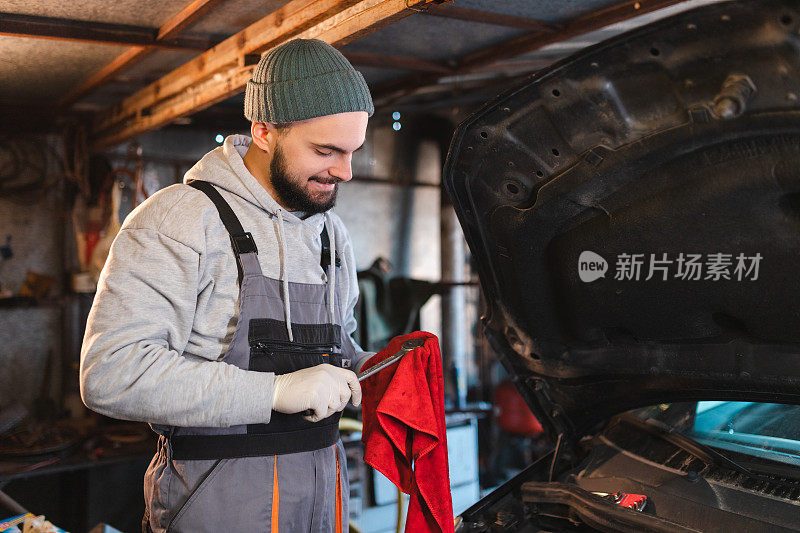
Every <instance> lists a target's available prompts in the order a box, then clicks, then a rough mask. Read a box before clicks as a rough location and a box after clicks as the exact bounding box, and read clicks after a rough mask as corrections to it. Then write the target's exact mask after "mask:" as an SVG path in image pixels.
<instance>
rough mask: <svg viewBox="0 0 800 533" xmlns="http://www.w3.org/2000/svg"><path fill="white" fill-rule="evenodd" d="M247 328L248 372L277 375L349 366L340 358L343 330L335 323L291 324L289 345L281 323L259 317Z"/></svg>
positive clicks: (347, 360) (283, 324)
mask: <svg viewBox="0 0 800 533" xmlns="http://www.w3.org/2000/svg"><path fill="white" fill-rule="evenodd" d="M249 326H250V327H249V331H248V342H249V344H250V364H249V367H248V368H249V370H255V371H257V372H274V373H275V374H278V375H280V374H288V373H289V372H294V371H296V370H302V369H303V368H309V367H312V366H316V365H321V364H323V363H329V364H331V365H334V366H338V367H344V368H348V367H349V366H350V360H349V359H346V358H345V357H343V355H342V328H341V327H340V326H338V325H337V324H292V334H293V336H294V341H292V342H290V341H289V335H288V333H287V332H286V324H285V323H284V322H282V321H279V320H273V319H269V318H258V319H253V320H251V321H250V324H249Z"/></svg>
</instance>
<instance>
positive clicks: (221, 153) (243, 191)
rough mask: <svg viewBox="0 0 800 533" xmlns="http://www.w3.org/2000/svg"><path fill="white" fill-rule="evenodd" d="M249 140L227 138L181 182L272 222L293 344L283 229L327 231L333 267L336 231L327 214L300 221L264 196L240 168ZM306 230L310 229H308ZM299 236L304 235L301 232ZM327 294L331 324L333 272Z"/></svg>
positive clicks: (288, 331) (334, 275)
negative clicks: (203, 185)
mask: <svg viewBox="0 0 800 533" xmlns="http://www.w3.org/2000/svg"><path fill="white" fill-rule="evenodd" d="M252 142H253V140H252V139H251V138H250V137H248V136H246V135H229V136H228V137H227V138H226V139H225V141H224V142H223V143H222V146H221V147H218V148H215V149H214V150H212V151H210V152H209V153H207V154H206V155H205V156H203V158H202V159H201V160H200V161H198V162H197V163H196V164H195V165H194V166H193V167H192V168H191V169H189V171H188V172H187V173H186V175H185V176H184V179H183V182H184V183H185V184H188V183H189V182H191V181H193V180H203V181H207V182H209V183H211V184H213V185H215V186H217V187H218V188H220V189H223V190H225V191H228V192H230V193H232V194H235V195H236V196H238V197H240V198H242V199H243V200H245V201H247V202H248V203H250V204H252V205H254V206H257V207H259V208H261V209H263V210H264V211H266V213H267V214H268V215H269V216H270V218H271V219H272V220H273V221H274V222H275V225H276V230H277V233H278V246H279V254H278V255H279V258H280V263H281V264H280V280H281V282H282V284H283V296H284V297H283V303H284V311H285V315H286V331H287V333H288V335H289V340H290V341H293V340H294V335H293V333H292V319H291V303H290V301H289V277H288V272H287V266H286V261H287V260H286V257H287V246H288V242H287V237H286V234H287V231H286V229H285V225H287V224H289V225H292V226H303V225H305V226H306V227H307V229H308V230H310V231H312V232H314V233H315V234H320V233H321V232H322V229H323V227H324V228H326V229H327V234H328V238H329V241H330V242H329V246H328V250H327V251H328V252H329V254H330V262H329V264H331V265H335V264H336V259H335V258H336V257H337V255H336V230H335V228H334V222H333V219H332V217H331V215H330V212H325V213H315V214H313V215H310V216H308V217H306V218H300V217H298V216H297V214H296V213H295V212H291V211H287V210H286V209H285V208H283V207H282V206H281V205H280V204H278V202H277V201H276V200H275V199H274V198H273V197H272V196H271V195H270V194H269V193H268V192H267V190H266V189H265V188H264V187H263V186H262V185H261V184H260V183H259V182H258V180H256V178H255V176H253V174H252V173H251V172H250V171H249V170H247V167H246V166H245V164H244V155H245V154H246V153H247V150H248V148H249V147H250V144H251V143H252ZM309 227H310V228H309ZM300 233H301V234H303V233H306V232H305V231H303V230H302V229H301V230H300ZM327 284H328V290H329V298H328V301H329V312H330V315H331V320H333V317H334V316H335V312H334V311H335V310H334V307H335V298H334V293H335V291H336V269H335V268H331V269H330V270H329V278H328V279H327Z"/></svg>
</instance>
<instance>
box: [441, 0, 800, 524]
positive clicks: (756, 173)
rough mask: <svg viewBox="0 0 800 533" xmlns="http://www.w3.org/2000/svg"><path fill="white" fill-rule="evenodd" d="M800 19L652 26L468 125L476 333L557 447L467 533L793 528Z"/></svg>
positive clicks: (451, 171) (799, 294) (463, 162)
mask: <svg viewBox="0 0 800 533" xmlns="http://www.w3.org/2000/svg"><path fill="white" fill-rule="evenodd" d="M798 8H800V5H798V3H797V2H793V1H789V0H764V1H760V0H754V1H742V2H725V3H718V4H711V5H707V6H703V7H700V8H697V9H694V10H691V11H686V12H683V13H680V14H678V15H675V16H673V17H670V18H667V19H663V20H660V21H657V22H655V23H652V24H649V25H647V26H643V27H641V28H638V29H636V30H633V31H631V32H629V33H626V34H624V35H621V36H619V37H616V38H614V39H612V40H609V41H606V42H603V43H600V44H598V45H596V46H594V47H591V48H589V49H587V50H584V51H582V52H580V53H578V54H576V55H575V56H573V57H571V58H568V59H567V60H565V61H562V62H560V63H558V64H556V65H554V66H552V67H550V68H548V69H546V70H545V71H542V72H539V73H537V74H536V75H535V76H533V77H532V79H531V81H530V82H529V83H527V84H526V85H525V86H523V87H521V88H518V89H513V90H511V91H510V92H508V93H505V94H503V95H500V96H499V97H497V98H496V99H494V100H493V101H491V102H489V103H487V104H486V105H485V106H484V107H483V108H482V109H481V110H480V111H478V112H477V113H475V114H474V115H472V116H471V117H470V118H469V119H467V120H466V121H465V122H464V123H462V124H461V125H460V126H459V128H458V129H457V131H456V134H455V136H454V138H453V141H452V144H451V147H450V152H449V154H448V158H447V163H446V166H445V173H444V181H445V186H446V188H447V190H448V193H449V194H450V197H451V199H452V201H453V204H454V207H455V209H456V212H457V214H458V216H459V219H460V221H461V224H462V227H463V230H464V234H465V236H466V239H467V242H468V244H469V246H470V249H471V251H472V254H473V258H474V261H475V264H476V265H477V269H478V273H479V276H480V279H481V286H482V289H483V291H484V294H485V296H486V300H487V302H488V311H487V314H486V316H485V317H484V326H485V333H486V335H487V337H488V338H489V340H490V342H491V343H492V345H493V347H494V348H495V350H496V351H497V353H498V356H499V359H500V360H501V361H502V363H503V365H504V366H505V367H506V369H507V370H508V372H509V374H510V375H512V376H513V377H514V379H515V383H516V385H517V387H518V389H519V390H520V392H521V394H522V395H523V397H524V398H525V400H526V402H527V403H528V405H529V406H530V407H531V409H532V411H533V412H534V414H535V415H536V417H537V418H538V419H539V420H540V421H541V423H542V425H543V427H544V429H545V431H546V432H547V434H548V435H549V437H550V439H551V440H552V442H553V445H554V451H553V452H552V453H551V454H550V455H548V456H547V457H545V458H543V459H541V460H540V461H538V462H537V463H535V464H534V465H531V467H529V468H528V469H527V470H525V471H523V472H522V473H521V474H520V475H519V476H517V477H516V478H514V479H513V480H511V481H509V482H508V483H507V484H505V485H503V486H502V487H500V488H499V489H498V490H496V491H495V492H494V493H492V494H490V495H489V496H487V498H486V499H484V500H482V501H481V502H479V503H478V504H476V505H475V506H473V507H472V508H471V509H469V510H468V511H466V512H465V513H463V514H462V515H461V517H459V519H460V523H461V525H460V528H461V530H463V531H495V530H502V531H539V530H547V531H560V530H564V531H573V530H575V531H584V530H605V531H616V530H632V531H722V530H726V529H727V530H735V531H795V530H798V529H800V520H798V518H800V470H798V469H797V466H798V465H800V452H799V451H800V446H798V444H800V443H799V442H798V439H800V435H798V431H797V429H793V426H792V424H786V423H781V422H780V421H781V420H794V419H797V418H796V417H797V413H798V410H797V407H796V405H797V404H800V308H799V307H798V306H797V304H796V302H798V301H800V283H798V275H800V35H798V30H799V29H800V10H799V9H798ZM757 412H761V413H762V415H763V416H764V417H766V418H770V417H772V418H775V420H776V421H775V423H774V424H773V426H774V427H773V429H771V430H767V429H765V428H766V427H767V426H768V425H765V426H758V424H757V423H756V422H755V421H756V420H758V419H759V416H760V415H756V414H753V413H757ZM786 417H789V418H788V419H787V418H786ZM792 417H794V418H792ZM736 427H740V428H744V429H742V430H741V431H737V429H736ZM774 428H783V429H774ZM731 430H733V433H731V432H730V431H731ZM770 431H771V433H770ZM747 435H750V437H747ZM748 438H749V441H748ZM737 439H738V440H737ZM769 439H772V440H771V441H769ZM767 441H769V442H767ZM614 494H617V497H616V498H615V497H614V496H613V495H614ZM619 494H622V495H623V496H624V495H630V494H633V495H644V496H646V500H647V504H646V505H645V506H644V508H643V509H642V510H641V511H636V510H634V509H630V508H627V507H623V506H622V505H619V502H618V501H615V500H620V499H621V498H622V497H623V496H619ZM626 501H627V500H626Z"/></svg>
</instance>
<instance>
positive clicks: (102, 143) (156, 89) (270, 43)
mask: <svg viewBox="0 0 800 533" xmlns="http://www.w3.org/2000/svg"><path fill="white" fill-rule="evenodd" d="M434 1H438V0H338V1H336V0H292V1H291V2H289V3H288V4H286V5H285V6H283V7H282V8H281V9H279V10H277V11H276V12H274V13H272V14H270V15H267V16H266V17H264V18H263V19H261V20H259V21H257V22H255V23H254V24H252V25H250V26H248V27H247V28H245V29H244V30H242V31H240V32H239V33H237V34H236V35H233V36H232V37H230V38H229V39H226V40H225V41H223V42H222V43H220V44H219V45H217V46H215V47H214V48H212V49H210V50H208V51H207V52H205V53H203V54H201V55H200V56H199V57H197V58H195V59H193V60H192V61H189V62H188V63H186V64H185V65H183V66H181V67H179V68H177V69H175V70H174V71H172V72H171V73H169V74H167V75H165V76H164V77H162V78H161V79H160V80H158V81H157V82H155V83H153V84H151V85H149V86H147V87H145V88H144V89H142V90H140V91H138V92H136V93H135V94H133V95H131V96H130V97H128V98H126V99H125V100H123V101H122V102H120V104H118V105H116V106H114V108H112V109H111V110H109V111H108V112H106V113H103V114H102V115H101V116H100V117H98V119H97V120H96V121H95V124H94V128H93V142H92V149H93V150H94V151H99V150H102V149H104V148H106V147H108V146H111V145H114V144H117V143H120V142H123V141H125V140H127V139H129V138H130V137H133V136H134V135H138V134H141V133H144V132H146V131H149V130H153V129H156V128H159V127H161V126H164V125H165V124H168V123H170V122H171V121H172V120H175V119H176V118H179V117H182V116H186V115H189V114H191V113H194V112H196V111H199V110H201V109H205V108H207V107H209V106H211V105H213V104H215V103H217V102H219V101H221V100H224V99H226V98H228V97H230V96H233V95H234V94H237V93H239V92H241V91H242V89H243V88H244V86H245V85H246V83H247V81H248V80H249V79H250V77H251V75H252V71H253V69H254V68H255V65H254V63H255V62H256V61H257V60H258V54H261V53H263V52H265V51H266V50H269V49H270V48H273V47H275V46H277V45H279V44H281V43H283V42H285V41H287V40H289V39H291V38H294V37H305V38H311V37H314V38H318V39H322V40H324V41H326V42H328V43H330V44H332V45H334V46H343V45H344V44H347V43H348V42H351V41H353V40H355V39H357V38H359V37H361V36H363V35H366V34H368V33H370V32H372V31H375V30H377V29H379V28H381V27H383V26H385V25H387V24H391V23H392V22H394V21H396V20H399V19H401V18H404V17H406V16H408V15H411V14H413V13H415V12H417V11H419V10H420V9H423V8H425V7H426V6H427V5H429V4H431V3H432V2H434Z"/></svg>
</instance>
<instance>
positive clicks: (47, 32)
mask: <svg viewBox="0 0 800 533" xmlns="http://www.w3.org/2000/svg"><path fill="white" fill-rule="evenodd" d="M0 35H10V36H14V37H34V38H40V39H55V40H59V41H80V42H85V43H96V44H110V45H116V46H126V45H128V46H150V47H154V48H165V49H168V50H196V51H204V50H208V49H209V48H210V47H212V46H213V45H214V44H215V43H216V41H214V40H212V39H209V38H204V37H172V38H169V39H164V40H158V39H157V38H156V30H155V29H153V28H143V27H140V26H129V25H125V24H107V23H101V22H87V21H83V20H72V19H62V18H53V17H37V16H32V15H17V14H14V13H0Z"/></svg>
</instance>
